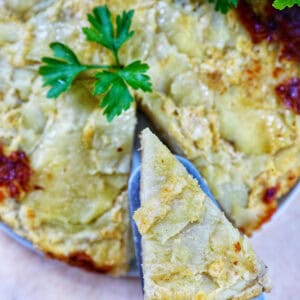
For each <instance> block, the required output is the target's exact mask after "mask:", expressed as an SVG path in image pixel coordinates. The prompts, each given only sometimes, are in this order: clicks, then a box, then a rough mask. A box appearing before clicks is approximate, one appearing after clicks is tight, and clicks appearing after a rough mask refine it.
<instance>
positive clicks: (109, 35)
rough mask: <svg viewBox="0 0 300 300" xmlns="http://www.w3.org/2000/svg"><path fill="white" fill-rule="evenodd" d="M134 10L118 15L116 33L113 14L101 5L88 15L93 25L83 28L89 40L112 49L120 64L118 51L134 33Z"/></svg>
mask: <svg viewBox="0 0 300 300" xmlns="http://www.w3.org/2000/svg"><path fill="white" fill-rule="evenodd" d="M133 14H134V11H133V10H130V11H128V12H126V11H123V14H122V16H120V15H118V16H117V19H116V23H117V30H116V33H114V28H113V24H112V20H111V14H110V11H109V9H108V7H107V5H105V6H99V7H96V8H95V9H94V10H93V15H91V14H89V15H88V20H89V22H90V24H91V27H90V28H88V27H85V28H83V29H82V30H83V32H84V34H85V35H86V38H87V40H88V41H91V42H96V43H98V44H100V45H102V46H104V47H105V48H107V49H110V50H111V51H112V52H113V54H114V56H115V59H116V63H117V64H118V65H120V62H119V57H118V52H119V50H120V48H121V47H122V45H123V44H124V43H125V42H126V41H128V40H129V39H130V38H131V37H132V36H133V34H134V31H130V26H131V22H132V17H133Z"/></svg>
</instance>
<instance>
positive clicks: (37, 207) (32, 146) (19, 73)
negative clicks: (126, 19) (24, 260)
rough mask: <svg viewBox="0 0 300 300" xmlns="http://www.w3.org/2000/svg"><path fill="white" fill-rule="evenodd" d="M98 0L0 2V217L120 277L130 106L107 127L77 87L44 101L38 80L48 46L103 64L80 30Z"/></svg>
mask: <svg viewBox="0 0 300 300" xmlns="http://www.w3.org/2000/svg"><path fill="white" fill-rule="evenodd" d="M99 4H101V3H100V2H99V1H59V0H58V1H51V0H50V1H34V0H30V1H10V0H9V1H0V142H1V148H0V150H1V151H0V216H1V220H2V221H4V222H5V223H7V224H8V225H9V226H10V227H12V228H13V229H14V230H15V231H16V232H17V233H18V234H20V235H22V236H24V237H25V238H26V239H28V240H30V241H31V242H32V243H33V244H34V245H35V246H36V247H38V248H39V249H40V250H42V251H43V252H45V253H47V254H48V255H50V256H53V257H56V258H59V259H61V260H64V261H67V262H69V263H71V264H75V265H79V266H82V267H86V268H92V269H94V270H98V271H100V272H105V273H111V274H121V273H124V272H126V271H127V268H128V261H129V259H130V256H131V254H132V251H131V250H130V243H129V241H130V239H129V236H128V233H129V232H128V229H129V226H128V213H127V212H128V209H127V206H128V200H127V180H128V173H129V171H130V161H131V153H132V143H133V135H134V128H135V122H136V119H135V109H134V108H133V107H132V108H131V109H130V110H128V111H127V112H126V113H124V114H123V115H122V116H120V117H119V118H116V119H115V120H114V121H113V122H111V123H108V122H107V121H106V119H105V117H104V116H103V115H102V112H101V110H100V109H99V108H98V103H99V99H95V98H94V97H93V96H92V94H91V93H90V92H89V91H88V89H87V88H86V86H88V85H85V84H84V83H77V84H75V85H74V87H73V88H72V89H71V90H70V91H69V92H67V93H65V94H63V95H62V96H61V97H59V99H57V100H53V99H51V100H50V99H46V89H45V88H42V79H41V77H40V76H39V75H38V67H39V64H40V63H39V62H40V60H41V57H43V56H50V55H51V53H50V51H49V43H50V42H52V41H60V42H64V43H66V44H68V45H69V46H70V47H71V48H72V49H74V51H75V52H76V53H78V56H79V59H81V60H82V61H84V62H86V63H104V64H106V63H110V62H111V58H110V56H108V53H107V52H105V51H103V52H102V49H101V48H100V47H98V46H96V45H92V46H90V45H89V43H87V42H86V41H85V37H84V36H83V33H82V32H81V28H82V27H83V26H86V25H87V21H86V15H87V13H88V12H90V11H91V10H92V9H93V7H95V6H97V5H99Z"/></svg>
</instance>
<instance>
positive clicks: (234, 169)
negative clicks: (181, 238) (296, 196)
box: [140, 0, 300, 235]
mask: <svg viewBox="0 0 300 300" xmlns="http://www.w3.org/2000/svg"><path fill="white" fill-rule="evenodd" d="M241 2H242V0H241ZM243 2H245V1H243ZM265 2H266V1H263V2H259V1H256V2H255V3H254V5H255V4H256V5H257V9H258V10H261V6H262V5H259V3H261V4H262V3H265ZM153 7H155V15H156V16H155V20H154V21H153V25H152V26H153V28H154V30H153V32H154V33H153V35H154V36H155V38H154V39H153V42H152V45H151V50H150V51H149V55H148V58H147V61H148V64H149V65H150V75H151V78H152V81H153V86H154V92H153V93H152V94H147V95H142V96H141V97H140V105H141V107H142V109H143V111H144V112H145V113H146V114H147V115H148V116H149V118H150V119H151V120H152V121H153V124H154V125H155V126H156V127H157V129H158V130H159V133H160V134H161V136H162V137H164V140H165V141H166V142H167V144H168V145H169V147H170V148H171V149H172V150H173V151H175V152H177V153H179V154H181V155H184V156H186V157H187V158H188V159H189V160H191V161H192V162H193V163H194V164H195V165H196V167H197V168H198V169H199V171H200V172H201V174H202V175H203V177H204V178H205V179H206V181H207V183H208V185H209V187H210V189H211V190H212V192H213V194H214V195H215V197H216V199H217V200H218V201H219V203H220V205H221V206H222V208H223V209H224V211H225V213H226V215H227V216H228V217H229V218H230V219H231V220H232V221H233V223H234V224H235V226H237V227H239V228H240V229H241V230H242V231H243V232H245V233H247V234H249V235H250V234H251V233H252V232H253V231H254V230H255V229H257V228H259V227H260V226H261V225H262V224H263V223H264V222H266V221H267V220H269V219H270V217H271V216H272V214H273V213H274V212H275V210H276V207H277V200H278V199H280V197H281V196H283V195H285V194H286V193H287V192H289V191H290V190H291V188H292V187H293V186H294V185H295V184H296V182H297V181H298V178H299V175H300V155H299V154H300V140H299V138H300V135H299V129H300V118H299V112H300V110H299V109H297V107H299V86H300V80H299V75H300V74H299V62H295V61H293V60H286V59H284V58H282V57H281V54H282V51H281V48H282V47H281V46H280V44H277V43H275V42H274V43H272V42H267V41H264V40H263V41H261V42H260V43H253V41H252V39H251V37H250V35H249V33H248V31H246V29H245V28H244V26H243V25H242V23H241V21H240V18H239V15H238V13H237V11H235V10H232V11H229V12H228V13H227V14H226V15H222V14H220V13H218V12H215V11H214V7H213V5H210V4H209V3H208V1H157V2H155V4H154V6H153ZM254 8H256V7H254ZM247 13H249V14H250V15H251V11H250V10H246V11H244V17H245V19H246V20H247ZM252 17H253V16H250V18H252ZM282 18H284V15H283V17H282ZM291 18H292V19H293V18H296V16H294V17H291ZM291 18H288V19H287V20H288V21H287V22H291V20H292V19H291ZM296 22H297V19H295V20H294V23H293V24H292V25H291V26H296ZM298 23H299V21H298ZM298 23H297V24H298ZM288 24H289V23H288ZM258 26H259V24H258ZM285 28H289V27H288V25H287V27H285ZM291 28H292V29H290V30H291V32H292V30H294V31H293V32H294V33H295V32H296V27H295V28H294V27H291ZM253 30H255V28H254V29H253ZM150 32H152V31H150ZM256 34H257V35H258V36H259V31H258V32H257V33H256ZM261 34H262V35H263V34H264V33H263V32H262V33H261ZM295 34H296V33H295ZM149 35H150V33H149ZM147 38H148V39H150V37H149V36H148V37H147ZM295 51H296V48H295ZM276 90H277V92H276ZM280 94H281V97H280ZM285 96H286V97H287V98H286V99H283V98H284V97H285ZM282 97H283V98H282Z"/></svg>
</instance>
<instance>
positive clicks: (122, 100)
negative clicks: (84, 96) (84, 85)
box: [94, 71, 134, 121]
mask: <svg viewBox="0 0 300 300" xmlns="http://www.w3.org/2000/svg"><path fill="white" fill-rule="evenodd" d="M96 78H97V79H98V81H97V82H96V84H95V90H94V94H96V95H97V94H103V93H105V95H104V97H103V99H102V101H101V104H100V107H102V108H104V115H105V116H106V117H107V120H108V121H112V120H113V119H114V117H116V116H119V115H120V114H121V113H122V111H124V110H127V109H129V107H130V105H131V103H132V102H133V101H134V98H133V97H132V96H131V94H130V92H129V89H128V87H127V85H126V83H125V82H124V80H123V79H122V77H120V76H119V74H118V73H110V72H106V71H104V72H101V73H97V74H96Z"/></svg>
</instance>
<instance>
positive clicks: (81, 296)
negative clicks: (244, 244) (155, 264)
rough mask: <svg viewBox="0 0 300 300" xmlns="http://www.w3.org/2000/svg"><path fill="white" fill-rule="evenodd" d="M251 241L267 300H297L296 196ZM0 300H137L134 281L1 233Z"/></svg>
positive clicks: (299, 231)
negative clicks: (47, 254) (264, 270)
mask: <svg viewBox="0 0 300 300" xmlns="http://www.w3.org/2000/svg"><path fill="white" fill-rule="evenodd" d="M292 196H293V197H292V198H293V199H291V200H290V201H289V203H288V204H287V205H286V207H284V208H283V209H282V211H281V212H279V214H278V215H277V216H275V217H274V218H273V220H272V221H271V222H270V223H269V224H267V225H266V226H264V228H263V229H262V230H261V231H260V232H257V233H256V234H255V235H254V237H253V238H252V242H253V246H254V248H255V249H256V251H257V252H258V254H259V255H260V256H261V257H262V258H263V260H264V261H265V263H266V264H267V265H268V266H269V270H270V276H271V279H272V282H273V290H272V293H271V294H269V295H267V300H282V299H289V300H298V299H300V284H299V279H300V276H299V273H298V270H299V269H300V193H299V192H297V193H294V195H292ZM0 257H1V264H0V300H40V299H43V300H52V299H53V300H85V299H88V300H94V299H95V300H96V299H97V300H102V299H103V300H115V299H116V300H119V299H120V300H127V299H128V300H141V299H142V292H141V288H140V283H139V280H137V279H125V278H124V279H114V278H110V277H107V276H102V275H99V274H93V273H88V272H86V271H83V270H80V269H77V268H74V267H70V266H67V265H65V264H63V263H60V262H57V261H53V260H50V259H45V258H43V257H40V256H38V255H36V254H35V253H32V252H31V251H30V250H28V249H25V248H24V247H22V246H21V245H19V244H18V243H17V242H15V241H13V240H11V239H10V238H9V237H7V236H6V235H5V234H4V233H3V232H0Z"/></svg>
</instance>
